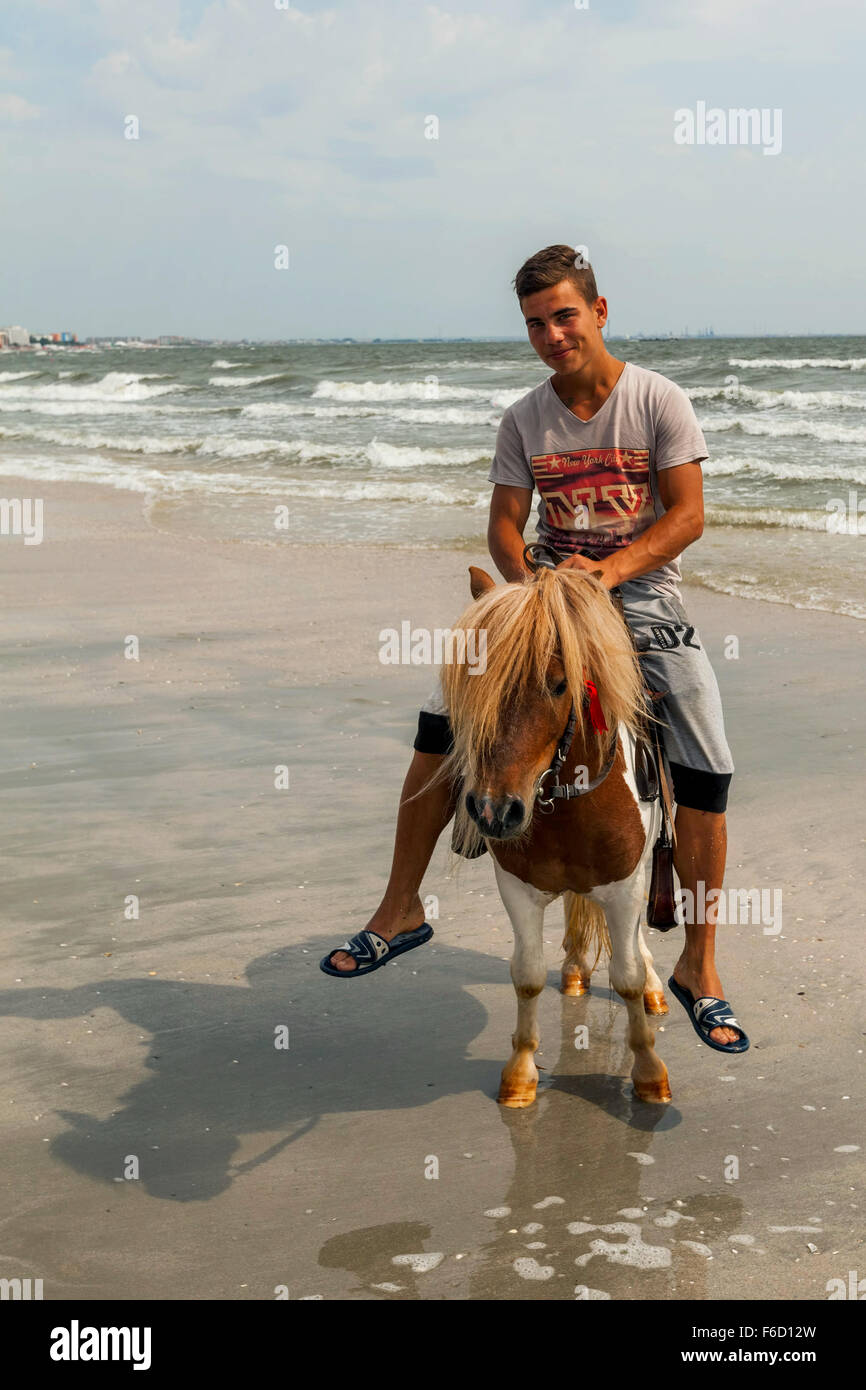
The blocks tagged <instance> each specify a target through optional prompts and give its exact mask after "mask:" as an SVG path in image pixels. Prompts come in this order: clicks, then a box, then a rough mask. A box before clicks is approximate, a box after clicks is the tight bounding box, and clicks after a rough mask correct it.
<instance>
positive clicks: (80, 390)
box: [0, 372, 187, 405]
mask: <svg viewBox="0 0 866 1390" xmlns="http://www.w3.org/2000/svg"><path fill="white" fill-rule="evenodd" d="M164 375H165V373H163V372H108V373H107V374H106V375H105V376H104V377H102V379H101V380H100V381H93V382H88V383H86V384H83V385H81V386H70V385H65V386H60V385H59V384H57V383H56V382H51V383H50V384H48V385H45V386H11V387H8V386H7V387H3V389H2V390H0V400H2V401H22V402H24V403H26V402H27V401H31V400H34V401H70V402H73V401H74V402H78V401H81V402H90V401H94V402H97V403H98V402H100V401H106V400H108V401H113V402H116V403H118V404H123V405H129V404H131V403H136V402H138V401H147V400H151V399H152V398H153V397H155V396H165V395H168V394H169V393H170V392H172V391H183V390H186V389H187V388H186V387H184V386H181V385H180V384H179V383H177V382H173V383H170V384H169V385H167V386H145V385H143V383H144V382H145V381H148V380H156V379H157V378H159V377H163V376H164Z"/></svg>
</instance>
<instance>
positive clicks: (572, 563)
mask: <svg viewBox="0 0 866 1390" xmlns="http://www.w3.org/2000/svg"><path fill="white" fill-rule="evenodd" d="M615 564H616V557H615V556H613V555H611V556H608V558H607V559H605V560H587V558H586V556H585V555H569V557H568V559H567V560H562V561H561V562H560V563H559V564H558V565H557V566H556V568H557V569H558V570H586V571H588V573H590V574H594V575H595V576H596V578H597V579H600V580H601V582H602V584H603V585H604V587H605V588H606V589H615V588H616V586H617V585H618V584H620V583H621V582H622V581H621V580H620V577H619V575H618V574H617V572H616V569H615Z"/></svg>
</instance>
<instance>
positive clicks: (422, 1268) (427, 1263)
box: [391, 1251, 445, 1274]
mask: <svg viewBox="0 0 866 1390" xmlns="http://www.w3.org/2000/svg"><path fill="white" fill-rule="evenodd" d="M444 1259H445V1256H444V1254H442V1253H441V1252H440V1251H436V1252H435V1253H434V1254H430V1255H424V1254H420V1255H393V1256H392V1257H391V1263H392V1265H408V1266H409V1268H410V1269H411V1271H412V1273H413V1274H429V1273H430V1271H431V1269H436V1267H437V1266H438V1265H441V1263H442V1261H443V1260H444Z"/></svg>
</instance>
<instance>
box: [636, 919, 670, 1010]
mask: <svg viewBox="0 0 866 1390" xmlns="http://www.w3.org/2000/svg"><path fill="white" fill-rule="evenodd" d="M637 940H638V946H639V947H640V953H641V956H642V958H643V963H644V966H645V967H646V984H645V985H644V988H643V1006H644V1011H645V1012H646V1013H648V1014H654V1015H656V1016H660V1015H662V1014H666V1013H667V1012H668V1002H667V1000H666V999H665V992H664V988H663V986H662V982H661V980H660V979H659V977H658V975H657V974H656V970H655V966H654V965H653V958H652V955H651V954H650V949H649V946H647V944H646V937H645V936H644V934H643V927H641V926H639V927H638V929H637Z"/></svg>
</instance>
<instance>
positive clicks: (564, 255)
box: [514, 246, 598, 305]
mask: <svg viewBox="0 0 866 1390" xmlns="http://www.w3.org/2000/svg"><path fill="white" fill-rule="evenodd" d="M576 256H577V250H576V249H575V248H574V247H573V246H545V248H544V250H543V251H536V253H535V255H534V256H530V257H529V260H528V261H524V262H523V265H522V266H521V267H520V269H519V270H518V272H517V274H516V275H515V277H514V288H515V290H516V292H517V298H518V299H519V300H524V299H525V298H526V296H527V295H530V294H536V293H537V292H538V290H549V289H550V287H551V285H558V284H559V283H560V282H561V281H562V280H570V281H571V283H572V284H573V285H574V286H575V288H576V289H577V290H578V292H579V293H580V294H581V295H582V296H583V298H584V299H585V300H586V302H587V304H589V305H593V304H594V303H595V301H596V300H597V299H598V286H597V285H596V283H595V275H594V274H593V269H592V266H591V265H590V264H589V261H587V260H586V259H585V258H584V257H582V256H581V260H582V261H583V269H578V267H577V266H576V265H575V263H574V262H575V258H576Z"/></svg>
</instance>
